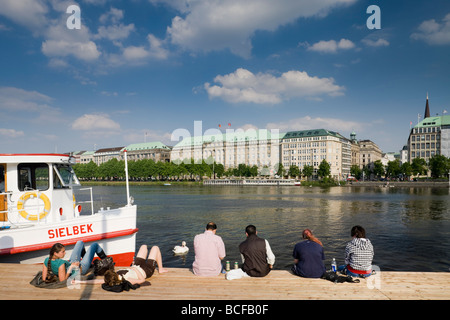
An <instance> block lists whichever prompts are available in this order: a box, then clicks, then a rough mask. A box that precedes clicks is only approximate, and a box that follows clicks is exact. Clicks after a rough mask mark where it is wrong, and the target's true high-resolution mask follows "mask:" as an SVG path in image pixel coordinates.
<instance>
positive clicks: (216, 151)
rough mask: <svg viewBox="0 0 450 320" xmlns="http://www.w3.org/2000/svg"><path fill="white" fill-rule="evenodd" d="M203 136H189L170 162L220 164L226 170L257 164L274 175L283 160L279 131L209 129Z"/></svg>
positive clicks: (180, 144)
mask: <svg viewBox="0 0 450 320" xmlns="http://www.w3.org/2000/svg"><path fill="white" fill-rule="evenodd" d="M208 133H212V134H206V135H203V136H193V137H192V136H187V137H183V139H182V140H181V141H180V142H179V143H177V144H176V145H175V146H174V147H173V150H172V154H171V160H172V161H173V162H175V163H177V162H179V163H180V162H185V163H190V161H191V159H193V160H194V162H195V163H200V162H201V161H202V160H205V162H206V163H213V162H215V163H220V164H223V165H224V167H225V169H228V168H237V167H238V166H239V164H246V165H249V166H253V165H256V166H257V167H258V168H259V169H263V168H265V167H266V168H270V172H271V173H272V174H273V173H274V172H276V170H275V171H274V169H275V166H277V165H278V164H279V161H280V157H279V154H280V141H281V139H282V138H283V137H284V133H280V132H279V130H275V129H274V130H267V129H258V130H256V129H248V130H242V129H237V130H232V129H227V130H226V131H225V132H222V131H220V130H219V129H216V130H208Z"/></svg>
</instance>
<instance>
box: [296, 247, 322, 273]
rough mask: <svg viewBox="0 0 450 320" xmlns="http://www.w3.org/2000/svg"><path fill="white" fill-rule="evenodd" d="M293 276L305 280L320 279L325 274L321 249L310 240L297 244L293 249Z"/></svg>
mask: <svg viewBox="0 0 450 320" xmlns="http://www.w3.org/2000/svg"><path fill="white" fill-rule="evenodd" d="M293 257H294V259H296V260H297V263H296V264H295V265H294V272H295V274H297V275H299V276H301V277H305V278H320V277H322V275H323V274H324V273H325V271H326V270H325V265H324V263H323V260H325V255H324V252H323V247H322V246H321V245H320V244H318V243H316V242H314V241H310V240H305V241H302V242H299V243H297V244H296V245H295V247H294V253H293Z"/></svg>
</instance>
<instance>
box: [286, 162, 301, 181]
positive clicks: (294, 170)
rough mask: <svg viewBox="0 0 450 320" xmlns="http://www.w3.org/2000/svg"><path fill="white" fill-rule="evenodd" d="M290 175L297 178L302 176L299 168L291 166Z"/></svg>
mask: <svg viewBox="0 0 450 320" xmlns="http://www.w3.org/2000/svg"><path fill="white" fill-rule="evenodd" d="M289 175H290V176H291V177H294V178H297V177H298V176H300V169H299V167H298V166H296V165H291V166H290V167H289Z"/></svg>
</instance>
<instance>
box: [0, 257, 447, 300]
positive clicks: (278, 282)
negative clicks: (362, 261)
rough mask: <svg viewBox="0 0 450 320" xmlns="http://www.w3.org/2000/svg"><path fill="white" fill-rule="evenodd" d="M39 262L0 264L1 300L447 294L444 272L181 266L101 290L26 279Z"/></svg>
mask: <svg viewBox="0 0 450 320" xmlns="http://www.w3.org/2000/svg"><path fill="white" fill-rule="evenodd" d="M41 268H42V266H41V265H19V264H0V299H1V300H59V299H60V300H80V299H81V300H191V301H192V300H411V299H414V300H429V299H430V300H448V299H450V273H431V272H379V273H378V274H377V275H376V276H372V277H371V278H369V279H361V282H360V283H339V284H334V283H332V282H330V281H326V280H323V279H305V278H300V277H297V276H294V275H292V274H291V273H290V272H288V271H285V270H273V271H272V272H271V273H270V274H269V275H268V276H266V277H264V278H244V279H239V280H232V281H229V280H226V279H225V277H224V275H220V276H217V277H197V276H195V275H194V274H193V273H192V272H191V271H190V270H189V269H187V268H169V272H168V273H165V274H158V272H155V275H153V277H151V278H150V279H149V280H150V282H151V286H148V287H141V288H139V289H137V290H134V291H133V290H131V291H129V292H122V293H113V292H108V291H105V290H103V289H102V288H101V285H99V284H96V285H92V284H80V285H77V286H75V287H74V288H73V289H69V288H62V289H41V288H35V287H34V286H32V285H30V284H29V282H30V281H31V279H32V278H33V276H34V275H35V274H36V273H37V272H38V271H39V270H41Z"/></svg>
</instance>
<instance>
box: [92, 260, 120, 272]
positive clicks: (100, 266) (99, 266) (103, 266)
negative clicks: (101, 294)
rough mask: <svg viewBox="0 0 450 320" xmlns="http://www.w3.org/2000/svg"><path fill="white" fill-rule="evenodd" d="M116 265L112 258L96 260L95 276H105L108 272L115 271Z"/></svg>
mask: <svg viewBox="0 0 450 320" xmlns="http://www.w3.org/2000/svg"><path fill="white" fill-rule="evenodd" d="M114 265H115V263H114V261H113V258H111V257H106V258H104V259H101V260H98V259H97V260H94V274H95V275H96V276H103V275H104V274H105V272H106V271H108V270H114Z"/></svg>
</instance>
